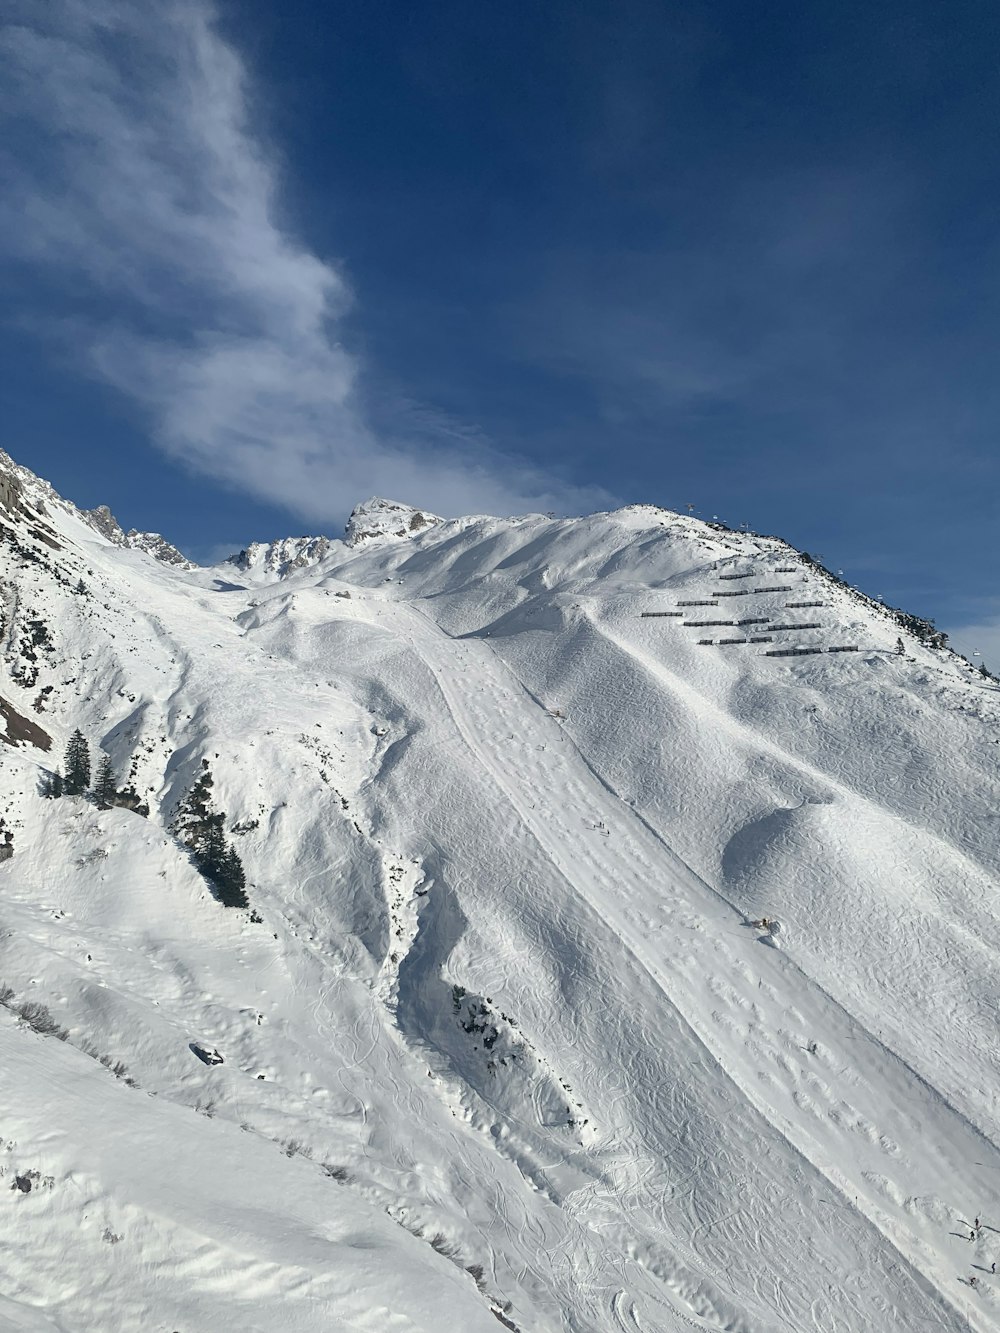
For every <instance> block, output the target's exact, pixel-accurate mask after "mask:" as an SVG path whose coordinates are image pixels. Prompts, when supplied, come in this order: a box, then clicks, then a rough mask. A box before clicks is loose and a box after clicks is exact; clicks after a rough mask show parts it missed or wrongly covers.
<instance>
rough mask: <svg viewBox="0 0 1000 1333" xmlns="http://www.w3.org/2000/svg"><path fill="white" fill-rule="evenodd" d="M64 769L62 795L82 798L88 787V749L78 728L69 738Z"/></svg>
mask: <svg viewBox="0 0 1000 1333" xmlns="http://www.w3.org/2000/svg"><path fill="white" fill-rule="evenodd" d="M64 767H65V769H66V776H65V778H64V779H63V793H64V794H65V795H66V796H82V795H83V793H84V792H85V791H86V790H87V788H88V787H89V786H90V747H89V746H88V745H87V740H86V737H85V736H84V734H83V732H82V731H80V729H79V728H77V730H76V731H74V732H73V735H72V736H70V738H69V743H68V745H67V746H66V761H65V764H64Z"/></svg>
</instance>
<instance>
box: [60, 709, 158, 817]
mask: <svg viewBox="0 0 1000 1333" xmlns="http://www.w3.org/2000/svg"><path fill="white" fill-rule="evenodd" d="M90 778H91V766H90V746H89V745H88V744H87V738H86V736H84V734H83V732H82V731H81V730H80V729H79V727H78V728H77V729H76V731H74V732H73V735H72V736H70V738H69V741H68V742H67V745H66V754H65V757H64V759H63V768H62V771H60V770H59V769H58V768H57V769H56V771H55V772H54V773H52V774H50V775H49V776H48V778H47V779H46V781H45V783H44V786H43V788H42V795H43V796H49V797H59V796H83V795H85V794H86V793H87V792H89V793H90V794H91V796H93V798H94V802H95V804H96V805H98V806H100V808H101V809H102V810H110V808H111V807H112V806H113V805H123V806H126V807H127V808H128V809H129V810H135V811H137V812H138V813H139V814H141V815H148V814H149V807H148V806H146V805H143V804H142V802H141V801H140V800H139V796H138V793H137V792H136V790H135V788H134V787H123V788H122V789H121V790H119V787H118V778H117V776H116V774H115V769H114V765H113V764H112V762H111V756H110V755H109V754H102V755H101V760H100V763H99V764H98V765H97V775H96V777H95V778H94V782H93V786H91V781H90Z"/></svg>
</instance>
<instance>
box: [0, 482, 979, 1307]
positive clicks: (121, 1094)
mask: <svg viewBox="0 0 1000 1333" xmlns="http://www.w3.org/2000/svg"><path fill="white" fill-rule="evenodd" d="M11 479H13V483H12V484H8V483H11ZM14 492H16V494H15V493H14ZM39 501H41V502H42V506H43V510H44V512H39V508H38V502H39ZM0 506H3V508H2V510H0V535H2V536H3V538H4V545H3V549H2V558H3V561H4V562H5V570H4V573H3V580H4V585H3V591H4V605H5V618H4V647H5V655H6V665H7V675H6V680H5V683H4V685H3V688H2V691H0V693H2V697H3V701H4V706H3V710H2V711H3V716H4V718H5V720H6V728H7V736H8V740H9V745H8V747H7V748H6V749H5V751H4V753H3V755H2V764H0V784H2V786H0V791H2V806H3V809H2V817H3V821H4V822H3V829H2V830H0V835H3V836H4V837H5V836H6V835H7V834H10V835H11V837H12V839H13V841H12V844H10V843H9V840H8V845H12V848H13V854H12V855H11V856H10V857H9V859H7V860H6V861H5V862H4V863H3V864H0V986H2V985H6V986H7V987H9V993H7V992H4V991H0V995H3V994H6V995H7V998H6V1001H5V1006H6V1007H5V1008H2V1009H0V1060H2V1064H0V1068H2V1069H3V1071H4V1091H5V1096H4V1098H3V1099H2V1102H0V1138H2V1144H0V1147H2V1149H3V1151H2V1153H0V1167H2V1169H3V1172H4V1185H5V1186H6V1185H7V1184H8V1182H9V1183H10V1185H11V1186H12V1188H9V1189H8V1188H6V1187H5V1188H3V1189H0V1237H2V1239H3V1242H4V1246H5V1260H4V1269H5V1276H6V1282H5V1284H4V1286H3V1288H2V1290H3V1297H4V1299H3V1300H0V1328H4V1327H6V1326H10V1327H12V1328H20V1327H24V1328H30V1329H35V1328H43V1329H61V1330H65V1331H66V1333H77V1330H80V1331H81V1333H82V1331H83V1330H88V1333H89V1330H92V1329H95V1328H111V1327H114V1328H121V1329H133V1328H134V1329H139V1328H142V1329H149V1328H155V1329H160V1328H162V1329H167V1330H169V1329H193V1328H211V1329H226V1328H246V1329H253V1330H261V1331H263V1330H268V1331H269V1330H278V1329H281V1330H299V1329H301V1330H313V1329H315V1330H320V1329H323V1330H326V1329H331V1328H336V1329H379V1330H382V1329H390V1328H399V1329H414V1330H417V1329H419V1330H431V1329H434V1330H438V1329H440V1328H450V1329H456V1330H462V1331H463V1333H465V1331H467V1330H468V1331H470V1333H471V1331H473V1330H479V1329H487V1328H493V1329H495V1328H497V1327H498V1326H505V1327H514V1328H517V1329H520V1330H522V1333H550V1331H552V1333H554V1331H555V1330H574V1331H579V1333H584V1331H586V1333H611V1331H613V1330H614V1331H620V1330H630V1331H632V1333H635V1331H638V1333H661V1331H665V1330H675V1329H676V1330H682V1329H703V1330H705V1329H728V1330H732V1331H734V1333H778V1331H779V1330H781V1331H782V1333H785V1331H787V1333H802V1331H803V1330H809V1329H817V1330H823V1331H824V1333H873V1331H875V1330H877V1331H879V1333H882V1331H883V1330H884V1331H886V1333H888V1331H890V1330H899V1331H900V1333H902V1331H903V1330H923V1329H928V1330H930V1329H934V1330H955V1333H958V1331H959V1330H964V1329H968V1328H970V1327H971V1328H973V1329H983V1330H985V1329H995V1328H998V1327H1000V1315H998V1311H1000V1292H998V1290H997V1288H996V1287H995V1286H994V1283H995V1279H994V1277H993V1275H992V1273H991V1272H990V1265H991V1264H992V1262H993V1260H994V1259H995V1258H997V1257H1000V1244H998V1242H1000V1207H998V1206H997V1204H996V1200H995V1191H996V1184H997V1181H998V1180H1000V1146H998V1145H1000V1125H998V1118H997V1102H996V1087H997V1078H998V1074H1000V1038H998V1032H997V1026H996V1013H995V1006H996V995H997V993H998V987H1000V947H998V946H1000V912H998V908H997V893H996V890H997V886H998V881H1000V864H998V861H1000V852H998V848H997V841H996V811H997V809H998V808H1000V799H998V798H1000V773H998V740H1000V707H998V699H1000V696H998V693H997V687H996V684H995V682H993V681H991V680H989V679H987V678H984V677H982V676H981V675H979V674H978V673H976V672H974V671H973V670H972V668H971V667H969V665H968V664H967V663H965V662H963V660H962V659H959V658H957V657H955V656H954V655H952V654H950V653H949V652H947V651H946V650H944V649H941V648H939V647H934V646H930V645H931V644H932V643H933V641H934V640H933V635H932V632H931V631H930V630H929V629H928V628H927V627H925V626H921V625H920V624H919V623H917V622H913V623H911V624H910V625H909V627H908V626H907V625H906V624H904V623H902V622H901V621H900V619H899V618H896V617H894V616H893V615H892V613H890V612H888V611H886V610H884V609H882V608H880V607H878V606H877V605H875V604H874V603H872V602H870V601H868V600H867V599H864V598H862V597H860V596H859V595H858V594H857V593H855V592H853V591H852V590H851V589H848V588H845V587H844V586H842V585H840V584H839V583H838V582H837V581H836V580H834V579H832V578H831V577H830V576H828V575H827V574H826V573H825V572H824V571H822V570H821V569H819V568H818V567H817V566H816V565H815V564H814V563H813V562H811V561H810V560H809V559H808V558H807V557H803V556H800V555H799V553H797V552H795V551H793V550H791V548H789V547H787V546H785V545H784V544H783V543H781V542H779V541H778V540H776V539H773V538H764V537H757V536H754V535H750V534H737V533H732V532H728V531H724V530H720V529H717V528H712V527H711V526H710V525H706V524H703V523H700V522H698V521H697V520H694V519H690V518H684V517H681V516H678V515H676V514H672V513H669V512H667V511H663V510H659V509H654V508H651V507H634V508H631V509H627V510H622V511H619V512H617V513H614V514H604V515H595V516H593V517H591V518H587V519H577V520H560V521H555V520H549V519H545V518H541V517H538V516H533V517H529V518H525V519H505V520H500V519H490V518H477V519H465V520H461V521H457V522H442V521H435V522H433V523H432V524H431V523H429V524H426V525H423V526H422V527H421V528H420V529H413V531H412V533H411V534H410V535H409V539H408V540H405V541H402V540H398V539H397V540H375V539H372V540H361V541H359V542H357V543H355V544H353V545H350V544H347V543H342V542H325V539H321V540H323V541H324V542H325V544H324V545H322V546H319V545H317V544H313V545H311V546H309V545H308V542H307V543H306V545H305V546H303V545H302V544H301V543H296V542H291V543H284V544H276V545H275V546H273V547H270V548H264V547H261V548H255V551H254V553H252V558H247V559H245V560H243V561H241V562H238V563H236V564H233V563H228V564H224V565H220V566H218V567H216V568H214V569H209V570H197V569H194V570H192V569H185V568H180V567H170V566H166V565H164V564H162V563H160V562H158V561H156V560H155V559H152V558H150V556H149V555H148V554H145V553H143V552H141V551H136V550H133V549H128V548H123V547H121V546H120V545H118V544H116V543H115V542H113V541H111V540H108V539H106V538H102V537H101V535H100V534H98V533H97V532H95V530H94V528H93V526H92V525H91V524H90V523H88V522H87V521H86V520H85V519H84V518H83V517H82V516H81V515H79V514H78V513H77V511H75V510H74V509H73V507H72V506H70V505H67V504H66V503H65V502H63V501H61V500H59V498H58V497H57V496H55V495H54V493H52V492H51V488H47V487H45V485H44V483H40V482H37V481H36V480H34V479H32V478H31V476H30V473H26V472H25V471H24V470H23V469H22V470H18V471H14V470H12V469H11V468H7V469H4V470H2V475H0ZM269 552H270V553H271V554H268V553H269ZM300 557H301V559H300ZM348 594H349V595H348ZM705 622H715V623H705ZM920 636H922V637H920ZM924 640H926V642H925V641H924ZM76 727H79V728H80V729H81V730H82V731H83V732H84V734H85V735H86V736H88V737H89V738H90V741H91V745H92V747H93V749H94V751H96V750H97V748H98V747H100V748H102V749H103V750H104V751H105V752H106V753H107V754H109V755H110V756H111V757H112V759H113V760H114V762H115V765H116V768H117V771H118V773H119V775H120V780H121V781H123V782H124V781H125V780H126V779H127V780H128V781H130V782H131V783H132V784H133V786H134V787H135V789H136V792H137V795H138V796H139V797H141V798H142V799H143V800H145V801H146V802H147V803H148V805H149V807H150V815H149V818H148V819H144V818H142V817H140V815H138V814H135V813H132V812H130V811H127V810H124V809H111V810H100V809H98V808H97V807H96V805H95V804H94V803H93V802H91V801H89V800H87V799H86V798H83V797H68V798H62V799H59V800H46V799H44V798H43V797H42V796H41V795H40V790H39V789H40V785H41V783H42V781H43V780H44V777H45V774H46V772H47V771H49V770H51V769H53V768H54V767H55V765H56V764H57V763H58V762H60V761H61V758H62V754H63V750H64V748H65V745H66V742H67V739H68V737H69V734H70V733H71V732H72V731H73V730H74V728H76ZM46 747H48V748H46ZM205 761H207V764H208V767H209V768H210V771H211V774H212V776H213V778H214V787H213V792H214V795H215V799H216V801H217V805H218V808H219V809H220V810H225V812H226V816H227V818H226V830H227V837H228V838H230V839H231V841H232V843H233V845H234V846H236V847H237V848H238V851H239V853H240V856H241V857H242V859H243V862H244V865H245V867H246V870H247V875H248V881H249V888H248V892H249V897H250V901H251V905H252V908H253V909H254V914H255V916H256V915H259V917H260V918H261V920H260V921H256V920H253V919H251V917H250V915H249V914H248V913H247V912H244V911H239V910H235V909H226V908H224V907H222V906H221V905H220V904H219V903H218V902H217V901H216V900H215V898H214V897H213V894H212V892H211V890H210V888H209V886H208V884H207V883H206V881H205V880H204V879H202V878H201V876H200V875H199V874H198V873H197V871H196V869H195V867H194V866H193V865H192V863H191V860H190V857H189V856H188V854H187V852H186V851H185V850H184V848H183V847H181V845H180V844H179V843H178V842H177V841H176V839H175V838H174V837H173V836H172V835H171V832H170V823H171V816H172V814H173V812H174V810H175V809H176V806H177V804H178V802H179V801H180V800H181V798H182V797H183V796H184V794H185V793H186V792H188V791H189V790H190V788H191V786H192V784H193V783H194V781H195V780H196V778H197V777H198V775H199V774H200V773H202V772H204V771H205ZM4 854H5V849H4V848H3V847H0V857H2V856H3V855H4ZM762 918H767V919H768V920H769V921H772V922H773V921H774V920H775V919H776V920H777V922H778V923H779V925H777V926H774V925H773V924H772V925H770V926H769V927H768V928H762V927H757V926H754V925H752V924H750V923H751V922H755V921H760V920H761V919H762ZM30 1002H35V1003H36V1004H38V1005H44V1006H46V1008H47V1009H48V1011H49V1012H50V1014H51V1025H53V1026H56V1027H58V1028H60V1029H62V1030H63V1031H64V1032H65V1033H66V1037H67V1039H66V1040H65V1041H60V1040H59V1035H60V1034H59V1033H58V1032H56V1033H55V1034H49V1035H44V1034H43V1033H40V1032H38V1031H36V1030H34V1028H38V1027H41V1028H44V1027H45V1026H47V1024H46V1021H45V1019H44V1017H43V1018H42V1019H41V1020H39V1018H38V1015H37V1011H32V1010H31V1009H29V1010H28V1011H27V1015H28V1020H30V1021H27V1020H25V1019H23V1018H19V1017H18V1011H19V1010H20V1009H21V1008H23V1007H24V1005H25V1004H26V1003H30ZM33 1012H34V1014H35V1016H34V1018H32V1014H33ZM32 1023H34V1028H33V1027H32ZM197 1045H200V1046H201V1047H202V1048H203V1051H206V1052H207V1051H211V1050H217V1051H218V1052H219V1053H220V1054H221V1055H222V1056H223V1063H221V1064H215V1065H209V1064H206V1063H204V1061H203V1059H200V1058H198V1055H197V1054H196V1051H195V1050H194V1049H193V1048H194V1047H195V1046H197ZM102 1055H103V1056H106V1057H108V1060H107V1061H106V1064H110V1065H111V1068H110V1069H109V1068H106V1067H103V1068H102V1065H101V1063H100V1058H99V1057H101V1056H102ZM116 1062H120V1063H121V1066H122V1067H121V1068H119V1069H118V1076H117V1077H116V1076H115V1072H114V1071H115V1066H116ZM26 1184H27V1185H30V1186H31V1188H30V1190H25V1188H24V1186H25V1185H26ZM977 1218H978V1219H979V1221H980V1222H981V1224H982V1225H981V1228H980V1230H979V1231H978V1232H977V1233H976V1235H975V1239H974V1240H973V1241H972V1242H970V1241H969V1239H968V1237H969V1233H970V1231H971V1230H972V1229H973V1227H974V1224H975V1223H976V1220H977ZM994 1228H998V1230H994ZM972 1277H975V1278H976V1283H975V1284H974V1285H969V1282H968V1280H969V1279H970V1278H972ZM4 1320H6V1321H7V1324H5V1323H4ZM19 1321H20V1322H19ZM498 1321H499V1323H498Z"/></svg>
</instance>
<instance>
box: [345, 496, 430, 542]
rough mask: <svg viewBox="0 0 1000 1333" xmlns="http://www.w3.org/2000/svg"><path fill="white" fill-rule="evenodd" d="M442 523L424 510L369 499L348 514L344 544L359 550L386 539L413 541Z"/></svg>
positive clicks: (375, 498)
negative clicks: (410, 539)
mask: <svg viewBox="0 0 1000 1333" xmlns="http://www.w3.org/2000/svg"><path fill="white" fill-rule="evenodd" d="M443 522H444V519H442V518H440V517H439V516H438V515H437V514H431V513H429V512H428V511H427V510H425V509H414V508H413V506H412V505H406V504H400V503H399V501H398V500H384V499H382V498H381V497H380V496H377V495H373V496H372V498H371V499H370V500H365V501H364V503H363V504H359V505H357V506H356V507H355V508H354V509H353V510H352V511H351V516H350V518H349V519H348V520H347V528H346V531H345V534H344V541H345V542H346V543H347V545H348V546H362V545H364V544H365V543H367V542H371V541H376V540H384V539H386V538H394V539H398V538H401V537H416V536H417V535H418V534H419V533H421V532H425V531H426V530H427V529H428V528H432V527H435V526H436V525H437V524H438V523H443Z"/></svg>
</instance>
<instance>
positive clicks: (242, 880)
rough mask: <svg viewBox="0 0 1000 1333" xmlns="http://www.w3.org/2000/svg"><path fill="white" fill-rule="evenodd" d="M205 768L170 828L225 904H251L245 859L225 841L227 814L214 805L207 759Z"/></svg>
mask: <svg viewBox="0 0 1000 1333" xmlns="http://www.w3.org/2000/svg"><path fill="white" fill-rule="evenodd" d="M202 763H203V764H204V765H205V768H204V771H203V772H202V773H201V775H200V776H199V778H198V780H197V782H196V783H195V784H194V786H193V787H192V788H191V790H190V791H189V792H188V794H187V796H185V797H184V799H183V800H182V801H181V803H180V805H179V806H178V807H177V813H176V814H175V815H174V819H173V823H172V825H171V828H172V830H173V832H174V834H175V835H176V836H177V837H178V838H179V839H180V841H181V842H182V843H184V845H185V847H188V848H190V850H191V857H192V860H193V861H194V863H195V865H196V866H197V868H198V870H199V872H200V873H201V874H202V875H204V876H205V878H206V879H207V880H208V881H209V883H210V884H212V885H213V886H214V888H215V891H216V895H217V897H218V899H219V901H220V902H221V903H223V904H224V905H225V906H226V907H249V906H250V903H249V901H248V899H247V895H246V875H245V874H244V871H243V862H242V861H241V860H240V858H239V856H238V855H237V854H236V848H235V847H234V846H233V845H232V843H231V842H226V834H225V827H226V816H225V812H224V811H219V810H215V809H214V808H213V805H212V775H211V773H210V772H209V771H208V760H207V759H204V760H202Z"/></svg>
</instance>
